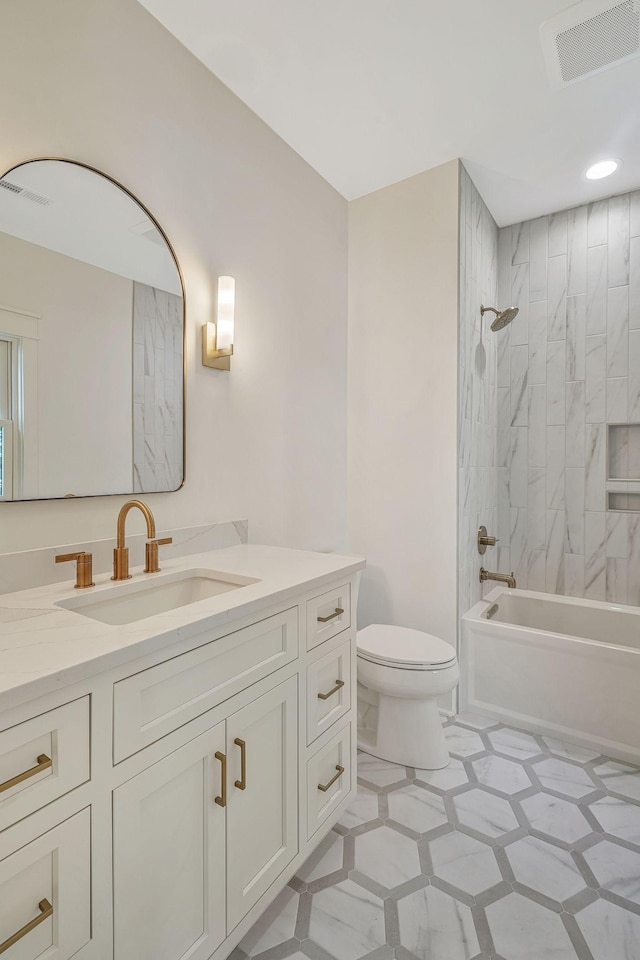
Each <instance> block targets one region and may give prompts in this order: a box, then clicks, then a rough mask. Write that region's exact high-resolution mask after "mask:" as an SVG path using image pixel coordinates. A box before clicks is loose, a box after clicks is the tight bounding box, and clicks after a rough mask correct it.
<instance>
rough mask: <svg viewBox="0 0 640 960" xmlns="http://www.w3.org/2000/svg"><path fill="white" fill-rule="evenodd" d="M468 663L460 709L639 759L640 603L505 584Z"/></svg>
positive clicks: (482, 620)
mask: <svg viewBox="0 0 640 960" xmlns="http://www.w3.org/2000/svg"><path fill="white" fill-rule="evenodd" d="M460 664H461V671H462V678H461V690H460V695H461V709H462V710H465V709H469V710H475V711H478V712H481V713H486V714H488V715H490V716H493V717H497V718H500V719H502V720H505V721H508V722H511V723H514V724H516V725H517V724H522V725H523V726H526V727H527V728H529V729H531V730H533V731H535V732H538V733H542V734H549V735H551V736H554V737H559V738H565V739H567V740H571V741H573V742H575V743H579V744H582V745H584V746H588V747H592V748H594V749H596V750H597V751H598V752H600V753H604V754H606V755H608V756H613V757H619V758H620V759H623V760H631V761H634V762H636V763H637V762H640V608H638V607H627V606H623V605H620V604H612V603H599V602H597V601H594V600H579V599H574V598H573V597H557V596H554V595H552V594H546V593H534V592H533V591H528V590H508V589H504V588H502V587H498V588H496V589H495V590H493V591H492V592H491V593H490V594H488V595H487V597H486V598H485V599H484V600H482V601H481V602H480V603H477V604H476V605H475V607H472V609H471V610H469V611H468V613H466V614H465V615H464V616H463V618H462V629H461V657H460Z"/></svg>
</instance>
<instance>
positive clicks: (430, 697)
mask: <svg viewBox="0 0 640 960" xmlns="http://www.w3.org/2000/svg"><path fill="white" fill-rule="evenodd" d="M357 648H358V748H359V749H360V750H363V751H364V752H365V753H370V754H372V755H373V756H376V757H380V758H381V759H383V760H390V761H391V762H392V763H399V764H403V765H404V766H408V767H418V768H419V769H421V770H439V769H440V768H442V767H446V766H447V764H448V763H449V751H448V750H447V746H446V741H445V737H444V731H443V729H442V723H441V720H440V714H439V712H438V697H440V696H442V695H443V694H445V693H449V692H450V691H451V690H453V688H454V687H455V686H456V684H457V683H458V680H459V677H460V671H459V668H458V658H457V657H456V652H455V650H454V648H453V647H452V646H451V645H450V644H448V643H445V641H444V640H440V639H439V638H438V637H433V636H431V634H428V633H423V632H422V631H421V630H411V629H409V628H408V627H394V626H387V625H385V624H379V623H374V624H371V625H370V626H368V627H365V628H364V629H363V630H359V631H358V634H357Z"/></svg>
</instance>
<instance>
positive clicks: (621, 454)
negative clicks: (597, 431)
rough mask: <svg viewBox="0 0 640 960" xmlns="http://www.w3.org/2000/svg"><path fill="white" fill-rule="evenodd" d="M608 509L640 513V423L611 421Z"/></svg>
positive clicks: (608, 442) (608, 444)
mask: <svg viewBox="0 0 640 960" xmlns="http://www.w3.org/2000/svg"><path fill="white" fill-rule="evenodd" d="M606 493H607V510H612V511H615V512H622V513H640V423H608V424H607V481H606Z"/></svg>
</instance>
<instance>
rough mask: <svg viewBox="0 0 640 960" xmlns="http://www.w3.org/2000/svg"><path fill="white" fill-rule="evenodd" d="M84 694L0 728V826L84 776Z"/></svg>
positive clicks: (86, 705)
mask: <svg viewBox="0 0 640 960" xmlns="http://www.w3.org/2000/svg"><path fill="white" fill-rule="evenodd" d="M89 702H90V698H89V697H82V698H81V699H80V700H74V701H73V702H72V703H66V704H65V705H64V706H62V707H57V708H56V709H55V710H50V711H49V712H48V713H42V714H40V716H38V717H34V718H33V719H32V720H26V721H25V722H24V723H19V724H17V725H16V726H15V727H9V728H8V729H6V730H3V731H2V733H0V830H4V829H6V828H7V827H9V826H11V825H12V824H13V823H17V821H18V820H22V818H23V817H26V816H28V815H29V814H30V813H34V812H35V811H36V810H39V809H40V807H44V806H45V804H47V803H51V801H52V800H57V799H58V797H61V796H62V795H63V794H65V793H68V792H69V790H73V788H74V787H77V786H79V785H80V784H81V783H85V781H87V780H88V779H89V777H90V766H89Z"/></svg>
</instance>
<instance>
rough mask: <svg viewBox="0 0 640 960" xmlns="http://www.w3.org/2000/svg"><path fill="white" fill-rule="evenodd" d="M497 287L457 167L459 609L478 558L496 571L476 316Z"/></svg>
mask: <svg viewBox="0 0 640 960" xmlns="http://www.w3.org/2000/svg"><path fill="white" fill-rule="evenodd" d="M497 287H498V228H497V226H496V224H495V221H494V219H493V217H492V216H491V214H490V213H489V210H488V209H487V207H486V206H485V204H484V202H483V200H482V197H481V196H480V194H479V193H478V191H477V190H476V188H475V186H474V185H473V181H472V180H471V178H470V176H469V174H468V173H467V171H466V170H465V169H464V167H463V166H462V164H461V165H460V352H459V371H458V384H459V391H460V397H459V424H458V431H459V438H460V443H459V463H458V488H459V496H458V505H459V506H458V509H459V520H458V541H459V558H460V559H459V570H460V579H459V587H458V606H459V610H460V612H461V613H464V611H465V610H468V609H469V607H471V606H473V604H474V603H477V601H478V600H480V598H481V596H482V587H481V584H480V582H479V579H478V571H479V569H480V566H481V563H482V561H484V564H485V566H486V567H488V568H489V569H491V570H495V569H496V567H495V563H496V559H497V554H496V552H495V550H491V549H489V550H488V552H487V553H486V554H485V556H484V557H483V558H480V557H479V556H478V551H477V547H476V538H477V534H478V527H479V526H480V524H481V523H482V524H484V525H485V526H486V527H487V528H488V530H489V533H494V534H495V530H496V527H497V521H498V513H497V503H496V492H497V473H496V444H497V396H496V390H497V344H498V337H499V336H500V334H495V333H491V331H490V326H491V318H492V316H493V315H492V314H487V315H485V318H484V321H482V322H481V316H480V307H481V306H482V305H483V304H484V305H485V306H495V305H496V298H497Z"/></svg>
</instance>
